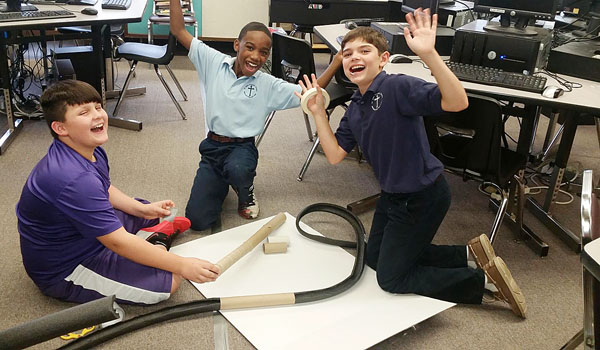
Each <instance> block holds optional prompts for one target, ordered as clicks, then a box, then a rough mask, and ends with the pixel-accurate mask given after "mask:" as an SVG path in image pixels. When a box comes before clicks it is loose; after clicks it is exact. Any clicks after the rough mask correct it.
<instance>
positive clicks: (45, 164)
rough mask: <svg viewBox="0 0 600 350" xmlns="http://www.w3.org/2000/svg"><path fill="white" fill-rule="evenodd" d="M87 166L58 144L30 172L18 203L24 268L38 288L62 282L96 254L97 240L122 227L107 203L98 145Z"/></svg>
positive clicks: (103, 157)
mask: <svg viewBox="0 0 600 350" xmlns="http://www.w3.org/2000/svg"><path fill="white" fill-rule="evenodd" d="M94 156H95V158H96V162H91V161H89V160H87V159H85V158H84V157H82V156H81V155H80V154H79V153H77V152H75V150H73V149H72V148H70V147H69V146H67V145H66V144H64V143H63V142H61V141H59V140H54V142H52V145H50V148H49V149H48V154H46V156H45V157H44V158H42V160H40V162H39V163H38V164H37V165H36V166H35V168H33V170H32V171H31V174H30V175H29V178H27V182H26V183H25V186H24V187H23V191H22V192H21V199H20V200H19V203H17V218H18V228H19V234H20V236H21V254H22V257H23V264H24V265H25V270H26V271H27V273H28V274H29V276H30V277H31V279H32V280H33V281H34V282H35V283H36V284H37V285H38V286H40V287H48V286H51V285H53V284H54V283H56V282H58V281H59V280H61V279H63V278H64V277H66V276H67V275H69V273H71V271H73V269H74V268H75V267H76V266H77V265H78V264H79V263H80V262H82V261H83V260H85V259H86V258H88V257H90V256H94V255H96V254H98V252H100V251H101V250H102V249H103V247H104V246H103V245H102V244H101V243H100V242H99V241H98V240H97V239H96V237H98V236H102V235H105V234H108V233H111V232H113V231H115V230H117V229H119V228H120V227H121V226H122V224H121V222H120V221H119V219H118V218H117V216H116V215H115V212H114V209H113V207H112V205H111V204H110V202H109V200H108V188H109V187H110V177H109V174H108V173H109V167H108V158H107V156H106V152H105V151H104V149H102V148H101V147H97V148H96V150H95V151H94Z"/></svg>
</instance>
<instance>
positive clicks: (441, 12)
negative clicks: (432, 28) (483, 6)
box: [437, 2, 475, 28]
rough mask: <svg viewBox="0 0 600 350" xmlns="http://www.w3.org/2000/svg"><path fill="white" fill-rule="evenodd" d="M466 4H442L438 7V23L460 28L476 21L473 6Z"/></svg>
mask: <svg viewBox="0 0 600 350" xmlns="http://www.w3.org/2000/svg"><path fill="white" fill-rule="evenodd" d="M465 5H468V4H467V3H466V2H461V3H458V2H454V3H450V4H442V3H440V6H439V7H438V12H437V13H438V23H439V24H443V25H445V26H447V27H452V28H459V27H462V26H464V25H465V24H467V23H469V22H472V21H474V20H475V14H474V13H473V5H472V3H471V6H470V7H469V6H465Z"/></svg>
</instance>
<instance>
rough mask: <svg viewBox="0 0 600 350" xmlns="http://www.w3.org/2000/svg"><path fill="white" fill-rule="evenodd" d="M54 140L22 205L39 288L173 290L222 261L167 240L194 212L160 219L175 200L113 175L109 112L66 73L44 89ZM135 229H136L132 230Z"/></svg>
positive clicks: (139, 293)
mask: <svg viewBox="0 0 600 350" xmlns="http://www.w3.org/2000/svg"><path fill="white" fill-rule="evenodd" d="M41 104H42V108H43V111H44V119H45V120H46V122H47V123H48V126H49V127H50V132H51V134H52V136H53V137H54V141H53V142H52V144H51V145H50V148H49V149H48V153H47V154H46V156H44V158H42V159H41V160H40V162H39V163H38V164H37V165H36V166H35V168H34V169H33V170H32V172H31V174H30V175H29V177H28V179H27V182H26V184H25V186H24V187H23V191H22V193H21V199H20V200H19V203H18V204H17V217H18V228H19V234H20V237H21V254H22V257H23V265H24V266H25V270H26V271H27V273H28V275H29V276H30V277H31V279H32V280H33V281H34V282H35V284H36V285H37V286H38V287H39V288H40V290H41V291H42V293H44V294H46V295H48V296H52V297H54V298H58V299H61V300H65V301H70V302H78V303H83V302H87V301H90V300H94V299H98V298H101V297H103V296H105V295H113V294H114V295H115V296H116V299H117V300H118V301H120V302H124V303H132V304H154V303H158V302H160V301H162V300H165V299H168V298H169V296H170V295H171V293H173V292H175V291H176V290H177V289H178V287H179V284H180V282H181V278H186V279H189V280H191V281H194V282H197V283H202V282H207V281H214V280H215V279H216V278H217V275H218V272H219V270H218V267H216V266H215V265H213V264H211V263H210V262H208V261H204V260H200V259H195V258H184V257H181V256H178V255H175V254H173V253H169V252H168V249H169V247H170V245H171V241H172V239H173V237H174V236H175V235H177V234H178V233H179V232H182V231H185V230H187V229H188V228H189V220H187V219H185V218H175V220H173V222H172V223H171V222H165V221H163V223H161V224H159V225H158V226H156V227H157V228H159V229H160V231H161V232H155V233H153V234H151V235H150V237H148V239H147V240H144V239H142V238H141V237H139V236H136V235H135V233H137V232H138V230H140V229H142V228H146V229H145V230H146V231H148V230H150V229H148V227H150V226H153V225H156V223H157V222H158V220H159V218H161V217H165V216H167V215H170V209H171V208H172V207H173V206H174V203H173V202H172V201H171V200H163V201H159V202H154V203H149V202H147V201H143V200H136V199H133V198H131V197H129V196H127V195H125V194H124V193H123V192H121V191H120V190H118V189H117V188H116V187H115V186H113V185H112V184H111V183H110V177H109V166H108V158H107V155H106V152H105V151H104V149H102V147H100V146H101V145H103V144H104V143H105V142H106V141H107V140H108V134H107V127H108V116H107V114H106V112H105V111H104V109H103V108H102V105H101V98H100V95H99V94H98V92H97V91H96V90H95V89H94V88H93V87H92V86H90V85H89V84H87V83H84V82H80V81H75V80H67V81H62V82H58V83H56V84H55V85H53V86H51V87H50V88H49V89H47V90H46V91H45V92H44V94H43V95H42V98H41ZM132 233H133V234H132Z"/></svg>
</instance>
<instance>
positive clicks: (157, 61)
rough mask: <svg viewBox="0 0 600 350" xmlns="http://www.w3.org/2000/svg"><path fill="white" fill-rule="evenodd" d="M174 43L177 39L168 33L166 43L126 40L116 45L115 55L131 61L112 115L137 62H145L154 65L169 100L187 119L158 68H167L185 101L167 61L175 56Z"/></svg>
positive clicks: (184, 97) (127, 85)
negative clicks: (155, 43) (154, 43)
mask: <svg viewBox="0 0 600 350" xmlns="http://www.w3.org/2000/svg"><path fill="white" fill-rule="evenodd" d="M176 43H177V40H176V39H175V36H173V34H171V33H169V39H168V43H167V44H166V45H162V46H160V45H152V44H143V43H134V42H126V43H124V44H122V45H120V46H119V47H118V49H117V57H118V58H124V59H126V60H128V61H132V63H131V68H130V69H129V74H127V78H126V79H125V84H124V85H123V88H122V89H121V93H120V94H119V100H118V101H117V105H116V106H115V110H114V111H113V116H116V115H117V113H118V111H119V107H120V106H121V102H123V98H124V97H125V91H127V88H128V87H129V82H130V81H131V78H132V76H133V74H134V72H135V68H136V66H137V63H138V62H146V63H150V64H152V65H153V66H154V71H155V72H156V75H157V76H158V78H159V79H160V82H161V83H162V84H163V86H164V87H165V89H166V90H167V93H169V97H171V100H172V101H173V103H174V104H175V107H177V110H178V111H179V114H181V118H182V119H184V120H185V119H187V117H186V115H185V112H184V111H183V109H182V108H181V106H180V105H179V102H177V100H176V99H175V96H174V95H173V92H172V91H171V88H169V85H167V82H166V81H165V79H164V78H163V76H162V74H161V73H160V70H159V69H158V66H159V65H163V66H165V68H167V71H168V72H169V74H170V75H171V78H172V79H173V81H174V82H175V85H177V88H178V89H179V92H180V93H181V95H182V96H183V99H184V100H185V101H187V95H186V94H185V92H184V91H183V88H182V87H181V85H180V84H179V81H178V80H177V78H176V77H175V74H173V71H172V70H171V68H170V67H169V63H171V60H172V59H173V57H174V56H175V45H176Z"/></svg>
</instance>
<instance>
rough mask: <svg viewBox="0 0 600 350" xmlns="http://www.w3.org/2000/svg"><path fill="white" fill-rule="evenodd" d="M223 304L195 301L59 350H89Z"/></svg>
mask: <svg viewBox="0 0 600 350" xmlns="http://www.w3.org/2000/svg"><path fill="white" fill-rule="evenodd" d="M220 306H221V302H220V301H219V299H217V298H210V299H204V300H198V301H193V302H190V303H185V304H181V305H175V306H170V307H166V308H163V309H160V310H157V311H154V312H151V313H148V314H145V315H140V316H137V317H134V318H131V319H129V320H127V321H123V322H120V323H117V324H114V325H112V326H110V327H107V328H104V329H100V330H98V331H96V332H94V333H91V334H89V335H87V336H85V337H81V338H79V339H76V340H73V341H72V342H70V343H69V344H66V345H63V346H61V347H60V348H59V349H69V350H73V349H89V348H91V347H93V346H96V345H99V344H102V343H104V342H106V341H108V340H111V339H114V338H116V337H118V336H120V335H123V334H125V333H129V332H133V331H135V330H138V329H140V328H144V327H147V326H150V325H153V324H155V323H159V322H164V321H168V320H172V319H175V318H179V317H184V316H189V315H195V314H200V313H204V312H209V311H218V310H219V309H220Z"/></svg>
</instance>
